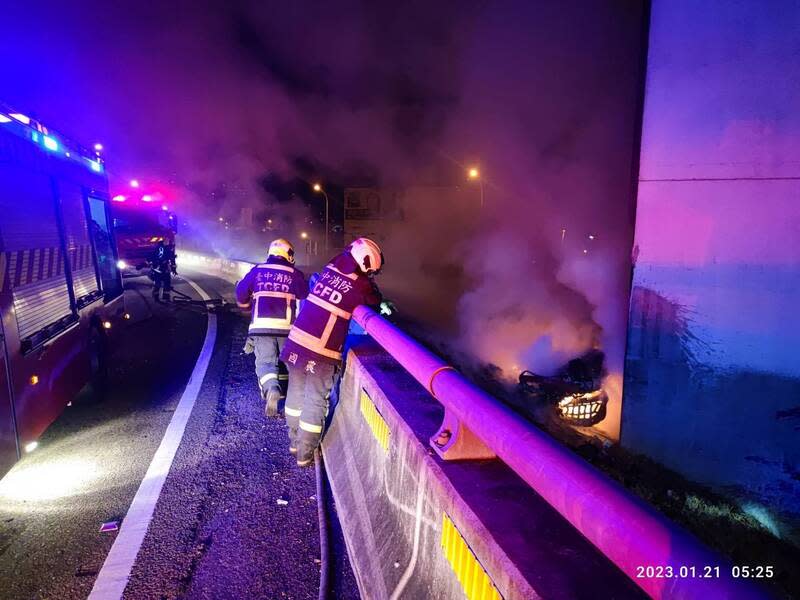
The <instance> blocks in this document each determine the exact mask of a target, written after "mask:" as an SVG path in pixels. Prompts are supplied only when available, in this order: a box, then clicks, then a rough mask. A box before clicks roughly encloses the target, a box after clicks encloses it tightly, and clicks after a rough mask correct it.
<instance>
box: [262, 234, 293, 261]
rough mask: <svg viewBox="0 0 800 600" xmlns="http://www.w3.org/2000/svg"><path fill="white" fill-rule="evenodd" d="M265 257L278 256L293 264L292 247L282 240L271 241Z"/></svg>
mask: <svg viewBox="0 0 800 600" xmlns="http://www.w3.org/2000/svg"><path fill="white" fill-rule="evenodd" d="M267 255H268V256H280V257H281V258H285V259H286V260H288V261H289V262H290V263H292V264H294V246H292V244H291V243H290V242H289V241H287V240H285V239H283V238H278V239H277V240H272V242H271V243H270V245H269V252H267Z"/></svg>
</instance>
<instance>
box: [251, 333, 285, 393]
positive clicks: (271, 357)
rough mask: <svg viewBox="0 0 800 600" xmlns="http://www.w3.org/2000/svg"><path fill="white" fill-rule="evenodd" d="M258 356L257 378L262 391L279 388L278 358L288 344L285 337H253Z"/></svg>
mask: <svg viewBox="0 0 800 600" xmlns="http://www.w3.org/2000/svg"><path fill="white" fill-rule="evenodd" d="M251 339H252V340H253V345H254V348H253V350H254V352H255V355H256V377H258V383H259V386H260V387H261V389H262V390H265V389H267V387H271V386H275V387H278V386H279V379H278V377H279V371H280V370H281V369H279V362H280V361H279V360H278V357H279V356H280V354H281V350H283V345H284V344H285V343H286V338H285V337H279V336H273V335H254V336H252V337H251Z"/></svg>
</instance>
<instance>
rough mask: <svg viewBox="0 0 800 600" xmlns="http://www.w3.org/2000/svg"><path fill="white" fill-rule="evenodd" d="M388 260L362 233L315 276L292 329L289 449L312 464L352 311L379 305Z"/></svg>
mask: <svg viewBox="0 0 800 600" xmlns="http://www.w3.org/2000/svg"><path fill="white" fill-rule="evenodd" d="M383 264H384V259H383V254H382V253H381V249H380V248H379V247H378V245H377V244H376V243H375V242H373V241H372V240H370V239H367V238H358V239H357V240H355V241H354V242H353V243H352V244H350V245H349V246H348V247H347V248H345V250H344V252H342V254H339V255H338V256H336V257H334V258H333V259H332V260H331V261H330V262H329V263H328V264H327V265H326V266H325V268H323V269H322V271H321V272H320V273H319V274H318V275H314V276H313V277H312V285H311V290H310V292H309V295H308V298H307V299H306V301H305V302H304V303H303V309H302V310H301V311H300V314H299V315H298V316H297V321H296V322H295V324H294V325H293V326H292V329H291V331H290V332H289V339H288V340H287V341H286V346H284V348H283V351H282V352H281V360H282V361H284V362H285V363H286V366H287V367H288V368H289V393H288V395H287V397H286V424H287V425H288V427H289V452H291V453H292V454H296V455H297V464H298V465H299V466H301V467H305V466H307V465H310V464H311V462H312V461H313V456H314V450H316V448H317V446H318V445H319V442H320V439H321V438H322V431H323V428H324V425H325V417H326V415H327V412H328V398H329V394H330V391H331V387H332V386H333V382H334V377H335V375H336V371H337V369H338V367H339V366H340V364H341V362H342V346H343V344H344V341H345V338H346V337H347V330H348V327H349V324H350V319H351V317H352V315H353V310H355V308H356V307H357V306H359V305H361V304H366V305H373V306H377V305H379V304H380V303H381V299H382V296H381V293H380V291H379V290H378V287H377V286H376V285H375V283H374V280H373V278H372V276H373V275H375V274H376V273H377V272H378V271H380V269H381V267H383Z"/></svg>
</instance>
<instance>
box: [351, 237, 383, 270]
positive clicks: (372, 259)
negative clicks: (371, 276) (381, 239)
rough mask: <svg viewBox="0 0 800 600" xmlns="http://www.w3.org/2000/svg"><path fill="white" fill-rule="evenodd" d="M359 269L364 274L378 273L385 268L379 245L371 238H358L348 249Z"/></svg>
mask: <svg viewBox="0 0 800 600" xmlns="http://www.w3.org/2000/svg"><path fill="white" fill-rule="evenodd" d="M346 251H347V252H349V253H350V256H352V257H353V258H354V259H355V261H356V263H357V264H358V267H359V268H360V269H361V270H362V271H363V272H364V273H377V272H378V271H380V270H381V267H382V266H383V263H384V259H383V253H382V252H381V249H380V247H379V246H378V244H376V243H375V242H373V241H372V240H371V239H369V238H363V237H362V238H358V239H356V240H353V242H352V243H351V244H350V245H349V246H348V247H347V248H346Z"/></svg>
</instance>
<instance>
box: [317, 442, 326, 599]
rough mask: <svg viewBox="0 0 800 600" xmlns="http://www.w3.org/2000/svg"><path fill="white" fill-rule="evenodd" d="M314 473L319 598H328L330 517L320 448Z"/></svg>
mask: <svg viewBox="0 0 800 600" xmlns="http://www.w3.org/2000/svg"><path fill="white" fill-rule="evenodd" d="M314 473H315V475H316V479H317V520H318V521H319V561H320V564H319V596H318V598H319V600H326V599H327V598H328V591H329V590H328V587H329V585H330V582H329V575H330V564H329V562H330V558H329V548H328V519H327V517H326V514H325V487H324V485H323V480H322V477H323V475H324V470H323V464H322V452H321V451H320V449H319V448H317V449H316V450H315V451H314Z"/></svg>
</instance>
